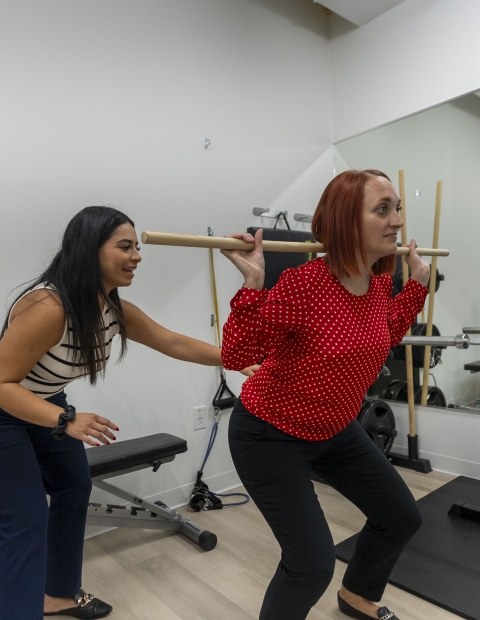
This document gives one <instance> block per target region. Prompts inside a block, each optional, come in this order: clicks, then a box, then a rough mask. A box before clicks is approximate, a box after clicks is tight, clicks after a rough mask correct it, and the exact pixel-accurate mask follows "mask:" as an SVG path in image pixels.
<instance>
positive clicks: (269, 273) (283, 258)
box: [247, 227, 317, 289]
mask: <svg viewBox="0 0 480 620" xmlns="http://www.w3.org/2000/svg"><path fill="white" fill-rule="evenodd" d="M257 230H258V228H254V227H250V228H247V232H248V233H250V234H251V235H252V236H255V233H256V232H257ZM263 239H265V241H297V242H298V241H301V242H304V243H305V254H303V253H301V252H265V288H267V289H271V288H273V287H274V286H275V284H276V283H277V281H278V278H279V277H280V275H281V274H282V272H283V271H285V269H288V268H290V267H299V266H300V265H303V263H306V262H307V260H309V258H316V257H317V255H316V254H310V253H309V252H308V242H312V243H316V241H315V238H314V237H313V235H312V233H310V232H304V231H301V230H285V229H282V228H264V229H263Z"/></svg>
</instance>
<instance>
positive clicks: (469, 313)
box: [335, 95, 480, 422]
mask: <svg viewBox="0 0 480 620" xmlns="http://www.w3.org/2000/svg"><path fill="white" fill-rule="evenodd" d="M335 163H336V172H337V173H339V172H342V171H343V170H346V169H348V168H360V169H361V168H372V167H373V168H380V169H381V170H384V171H385V172H386V173H387V174H388V175H389V176H390V178H391V179H392V181H393V183H394V184H395V185H396V186H397V187H398V170H404V171H405V191H406V201H405V202H406V204H405V210H406V214H407V234H408V237H409V238H410V237H414V238H415V239H416V241H417V244H418V245H419V246H420V247H431V245H432V239H433V220H434V214H435V193H436V183H437V181H438V180H442V182H443V193H442V209H441V221H440V235H439V247H445V248H448V249H449V250H450V256H449V257H448V258H438V262H437V265H438V269H439V271H440V273H443V274H444V275H445V281H444V282H443V283H442V284H441V286H440V288H439V291H438V293H437V294H436V296H435V303H434V323H435V325H437V327H438V328H439V330H440V333H441V334H443V335H445V336H447V335H449V336H454V335H456V334H459V333H462V329H463V327H465V326H477V325H479V324H480V290H479V288H478V285H477V282H478V265H479V264H480V245H479V243H478V223H479V221H480V220H479V215H478V196H479V195H480V177H479V175H478V170H479V167H480V98H479V97H476V96H474V95H468V96H466V97H463V98H461V99H458V100H457V101H453V102H451V103H446V104H444V105H442V106H438V107H436V108H434V109H431V110H427V111H425V112H421V113H419V114H416V115H414V116H411V117H409V118H406V119H403V120H400V121H397V122H395V123H391V124H389V125H387V126H384V127H380V128H378V129H375V130H372V131H369V132H367V133H364V134H362V135H360V136H356V137H355V138H351V139H349V140H345V141H343V142H340V143H339V144H337V146H336V151H335ZM417 190H418V191H419V192H420V195H419V196H416V192H417ZM428 303H429V302H428V300H427V305H428ZM420 318H421V317H420ZM420 318H419V320H420ZM479 358H480V347H476V346H472V347H470V349H469V350H468V351H458V350H457V349H455V348H449V349H447V350H445V351H444V352H443V355H442V361H443V364H440V365H438V366H437V367H436V368H435V369H433V370H432V371H431V372H432V373H433V374H434V376H435V378H436V380H437V383H438V385H439V387H441V389H442V390H443V391H444V393H445V396H446V398H447V401H448V402H449V403H456V404H463V403H468V402H471V401H473V400H475V397H476V395H477V393H478V391H479V390H480V376H479V375H480V373H475V374H471V373H470V372H468V371H465V370H464V368H463V365H464V364H465V363H467V362H470V361H474V360H478V359H479ZM430 382H431V383H432V381H430ZM479 422H480V419H479Z"/></svg>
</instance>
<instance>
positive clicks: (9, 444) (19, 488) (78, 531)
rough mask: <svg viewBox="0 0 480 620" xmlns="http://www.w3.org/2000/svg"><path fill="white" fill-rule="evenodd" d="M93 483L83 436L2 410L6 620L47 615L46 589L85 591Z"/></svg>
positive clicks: (1, 558) (39, 619)
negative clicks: (56, 433) (58, 432)
mask: <svg viewBox="0 0 480 620" xmlns="http://www.w3.org/2000/svg"><path fill="white" fill-rule="evenodd" d="M48 401H49V402H51V403H54V404H55V405H59V406H60V407H65V406H66V404H67V400H66V396H65V394H64V393H63V392H61V393H60V394H57V395H55V396H52V397H51V398H49V399H48ZM91 488H92V479H91V476H90V469H89V467H88V461H87V456H86V453H85V446H84V445H83V443H82V442H81V441H80V440H78V439H74V438H73V437H70V436H69V435H65V437H64V438H63V440H62V441H55V439H53V437H52V429H51V428H47V427H44V426H37V425H35V424H30V423H29V422H24V421H23V420H20V419H19V418H15V417H13V416H11V415H9V414H8V413H6V412H5V411H3V410H2V409H0V620H13V619H15V620H43V600H44V596H45V593H46V594H48V595H49V596H55V597H62V598H70V597H72V596H73V595H74V594H75V593H76V592H77V591H78V589H79V588H80V586H81V583H82V582H81V579H82V560H83V537H84V534H85V521H86V517H87V509H88V501H89V498H90V490H91ZM47 493H48V494H49V495H50V508H49V507H48V504H47V498H46V494H47Z"/></svg>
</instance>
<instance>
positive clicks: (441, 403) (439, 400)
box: [415, 385, 447, 407]
mask: <svg viewBox="0 0 480 620" xmlns="http://www.w3.org/2000/svg"><path fill="white" fill-rule="evenodd" d="M422 389H423V388H422V386H421V385H420V386H419V387H417V388H416V389H415V402H416V403H417V404H420V403H421V402H422ZM446 406H447V399H446V398H445V394H444V393H443V392H442V390H441V389H440V388H439V387H437V386H436V385H430V386H429V387H428V394H427V407H446Z"/></svg>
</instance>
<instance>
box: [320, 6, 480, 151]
mask: <svg viewBox="0 0 480 620" xmlns="http://www.w3.org/2000/svg"><path fill="white" fill-rule="evenodd" d="M331 21H332V24H331V33H332V37H333V39H332V43H331V53H332V70H333V93H334V99H333V101H334V126H335V140H336V141H338V140H343V139H344V138H347V137H351V136H354V135H356V134H358V133H361V132H363V131H367V130H369V129H372V128H374V127H378V126H379V125H383V124H385V123H388V122H390V121H392V120H396V119H398V118H402V117H404V116H407V115H409V114H412V113H414V112H418V111H419V110H424V109H426V108H429V107H431V106H434V105H437V104H439V103H443V102H445V101H448V100H450V99H453V98H455V97H459V96H461V95H464V94H466V93H468V92H472V91H475V90H478V89H479V88H480V65H479V63H478V62H477V59H478V57H479V55H480V39H479V37H478V24H479V23H480V2H478V0H421V1H419V0H406V1H405V2H403V3H402V4H400V5H398V6H397V7H395V8H394V9H392V10H390V11H388V12H387V13H384V14H383V15H381V16H380V17H378V18H377V19H375V20H373V21H371V22H369V23H368V24H366V25H365V26H363V27H362V28H358V29H348V28H345V24H344V23H340V20H337V21H336V20H335V19H333V20H331ZM340 28H342V29H343V30H344V32H343V33H342V31H341V30H340ZM335 35H336V36H335Z"/></svg>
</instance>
